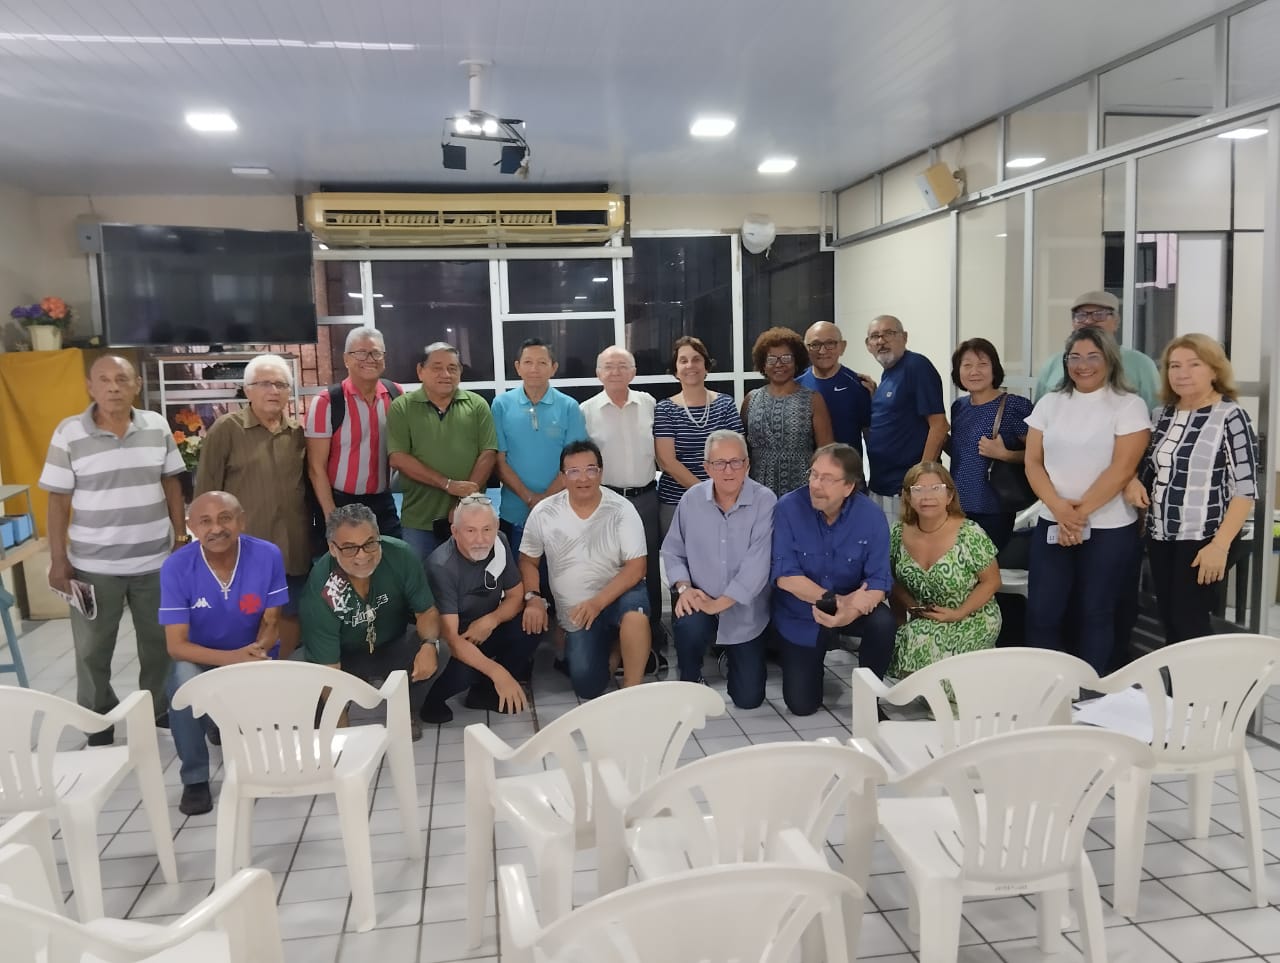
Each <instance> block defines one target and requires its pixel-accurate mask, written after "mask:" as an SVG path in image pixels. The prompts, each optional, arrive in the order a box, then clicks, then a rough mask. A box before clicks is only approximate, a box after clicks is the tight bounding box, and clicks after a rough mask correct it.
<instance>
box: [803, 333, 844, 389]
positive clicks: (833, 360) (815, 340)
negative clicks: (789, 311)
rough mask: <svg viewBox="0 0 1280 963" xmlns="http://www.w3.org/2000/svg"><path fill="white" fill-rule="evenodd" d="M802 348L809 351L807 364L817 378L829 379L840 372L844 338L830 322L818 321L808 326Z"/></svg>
mask: <svg viewBox="0 0 1280 963" xmlns="http://www.w3.org/2000/svg"><path fill="white" fill-rule="evenodd" d="M804 346H805V347H806V348H808V349H809V363H810V364H811V365H813V373H814V374H815V375H817V376H818V377H819V378H830V377H831V376H832V375H834V374H835V373H836V372H837V371H839V370H840V357H841V355H843V354H844V349H845V340H844V336H843V335H842V334H841V333H840V329H839V328H837V327H836V326H835V325H834V324H832V323H831V322H830V321H818V322H816V323H814V324H811V325H809V330H808V331H806V332H805V333H804Z"/></svg>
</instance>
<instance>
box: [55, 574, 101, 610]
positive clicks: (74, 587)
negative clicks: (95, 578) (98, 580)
mask: <svg viewBox="0 0 1280 963" xmlns="http://www.w3.org/2000/svg"><path fill="white" fill-rule="evenodd" d="M53 591H54V594H55V595H57V596H58V597H59V598H60V599H62V600H63V601H64V602H66V603H67V604H68V605H70V606H71V607H72V608H73V609H75V610H76V611H77V612H79V613H80V614H82V615H83V616H84V617H85V618H86V619H92V618H94V617H95V616H96V615H97V614H98V602H97V598H96V596H95V595H94V594H93V586H92V585H90V584H89V583H88V582H82V581H80V580H79V579H75V578H73V579H72V580H71V591H70V592H69V593H68V592H59V591H58V590H57V589H54V590H53Z"/></svg>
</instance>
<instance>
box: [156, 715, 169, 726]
mask: <svg viewBox="0 0 1280 963" xmlns="http://www.w3.org/2000/svg"><path fill="white" fill-rule="evenodd" d="M156 728H157V729H168V728H169V713H167V712H162V713H160V715H158V716H156Z"/></svg>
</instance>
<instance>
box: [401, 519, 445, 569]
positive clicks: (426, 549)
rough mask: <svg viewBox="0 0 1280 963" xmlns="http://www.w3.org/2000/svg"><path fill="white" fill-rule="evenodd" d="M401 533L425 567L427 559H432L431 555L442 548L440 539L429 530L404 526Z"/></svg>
mask: <svg viewBox="0 0 1280 963" xmlns="http://www.w3.org/2000/svg"><path fill="white" fill-rule="evenodd" d="M400 531H401V533H402V534H401V536H400V537H401V538H403V539H404V541H405V543H406V544H407V545H408V546H409V547H410V548H411V549H413V551H414V553H415V554H416V555H417V556H418V559H419V560H420V561H421V562H422V564H423V565H424V566H425V565H426V564H427V559H429V558H430V557H431V553H432V552H434V551H435V550H436V549H437V548H439V547H440V539H438V538H436V536H435V532H433V531H432V530H431V529H429V528H410V527H409V526H408V525H404V526H402V527H401V529H400Z"/></svg>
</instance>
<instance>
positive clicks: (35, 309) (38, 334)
mask: <svg viewBox="0 0 1280 963" xmlns="http://www.w3.org/2000/svg"><path fill="white" fill-rule="evenodd" d="M9 317H11V318H13V319H14V320H16V321H18V322H19V323H20V324H22V325H23V326H24V327H25V328H26V329H27V331H28V332H30V334H31V350H32V351H60V350H61V349H62V332H63V331H65V330H66V329H67V328H69V327H71V308H69V307H68V306H67V302H66V301H64V300H62V298H41V299H40V301H39V302H38V303H36V304H20V305H18V306H17V307H16V308H14V309H13V310H12V311H10V312H9Z"/></svg>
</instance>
